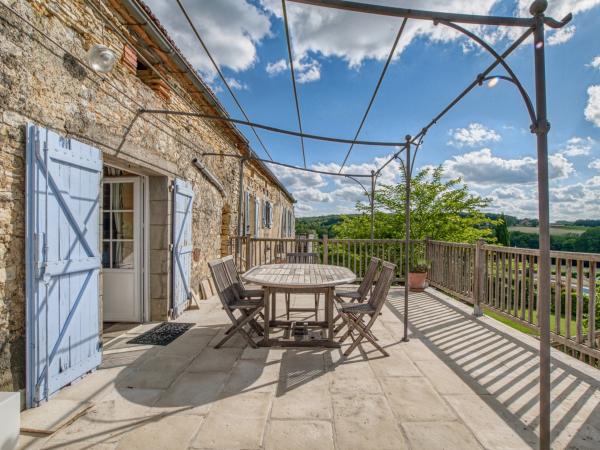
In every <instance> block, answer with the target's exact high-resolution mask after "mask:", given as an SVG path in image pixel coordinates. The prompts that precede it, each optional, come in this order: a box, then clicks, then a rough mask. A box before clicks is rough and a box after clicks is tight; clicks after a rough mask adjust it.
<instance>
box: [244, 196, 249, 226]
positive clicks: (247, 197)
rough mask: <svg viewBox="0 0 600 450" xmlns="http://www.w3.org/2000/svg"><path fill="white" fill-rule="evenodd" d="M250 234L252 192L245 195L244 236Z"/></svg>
mask: <svg viewBox="0 0 600 450" xmlns="http://www.w3.org/2000/svg"><path fill="white" fill-rule="evenodd" d="M249 234H250V192H246V193H245V194H244V235H245V236H247V235H249Z"/></svg>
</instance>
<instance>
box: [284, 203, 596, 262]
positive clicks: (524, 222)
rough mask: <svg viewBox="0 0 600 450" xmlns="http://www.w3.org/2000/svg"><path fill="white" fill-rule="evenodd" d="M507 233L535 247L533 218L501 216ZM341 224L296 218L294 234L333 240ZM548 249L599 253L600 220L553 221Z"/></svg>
mask: <svg viewBox="0 0 600 450" xmlns="http://www.w3.org/2000/svg"><path fill="white" fill-rule="evenodd" d="M486 215H487V216H488V217H489V218H490V219H498V218H499V217H500V216H501V215H500V214H494V213H488V214H486ZM504 218H505V220H506V225H507V226H508V229H509V233H510V245H511V246H513V247H522V248H538V246H539V231H538V225H539V222H538V220H537V219H528V218H525V219H519V218H517V217H514V216H504ZM341 221H342V216H341V215H339V214H330V215H327V216H316V217H297V218H296V234H297V235H308V234H316V235H317V236H318V237H323V234H327V235H328V236H329V237H335V232H334V231H333V226H334V225H336V224H338V223H340V222H341ZM550 234H551V247H552V249H553V250H563V251H577V252H588V253H598V252H600V240H599V239H600V220H595V219H579V220H575V221H565V220H562V221H557V222H556V223H554V224H552V226H551V228H550Z"/></svg>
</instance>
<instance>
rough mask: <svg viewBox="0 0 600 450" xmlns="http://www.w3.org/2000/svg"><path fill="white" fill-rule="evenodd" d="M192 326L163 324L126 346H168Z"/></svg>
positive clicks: (175, 323)
mask: <svg viewBox="0 0 600 450" xmlns="http://www.w3.org/2000/svg"><path fill="white" fill-rule="evenodd" d="M193 326H194V324H193V323H179V322H163V323H161V324H158V325H157V326H155V327H154V328H152V329H151V330H148V331H146V332H145V333H143V334H140V335H139V336H137V337H135V338H133V339H132V340H130V341H129V342H128V344H142V345H168V344H170V343H171V342H173V341H174V340H175V339H177V338H178V337H179V336H181V335H182V334H183V333H185V332H186V331H187V330H189V329H190V328H192V327H193Z"/></svg>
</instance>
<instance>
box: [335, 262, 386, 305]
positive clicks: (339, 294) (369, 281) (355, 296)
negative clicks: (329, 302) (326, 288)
mask: <svg viewBox="0 0 600 450" xmlns="http://www.w3.org/2000/svg"><path fill="white" fill-rule="evenodd" d="M380 263H381V259H379V258H375V257H374V256H373V257H372V258H371V261H370V262H369V266H368V267H367V271H366V272H365V276H364V278H363V279H362V281H361V283H360V285H359V286H358V289H356V290H355V291H338V290H336V291H335V295H334V298H335V299H336V300H337V301H338V302H343V301H344V299H346V298H347V299H349V300H350V302H351V303H354V302H358V303H363V302H364V301H365V300H366V299H367V296H368V295H369V290H370V289H371V288H372V287H373V280H375V275H376V274H377V269H378V268H379V264H380Z"/></svg>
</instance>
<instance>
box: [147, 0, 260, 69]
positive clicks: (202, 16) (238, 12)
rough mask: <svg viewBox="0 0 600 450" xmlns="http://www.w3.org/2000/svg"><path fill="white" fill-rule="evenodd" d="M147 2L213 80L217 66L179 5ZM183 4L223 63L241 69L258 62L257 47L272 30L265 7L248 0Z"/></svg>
mask: <svg viewBox="0 0 600 450" xmlns="http://www.w3.org/2000/svg"><path fill="white" fill-rule="evenodd" d="M146 3H147V4H148V6H149V7H150V9H151V10H152V12H153V13H154V14H155V15H156V17H157V18H158V19H159V20H160V22H161V23H162V24H163V26H164V27H165V28H166V29H167V31H168V33H169V35H170V36H171V37H172V38H173V40H174V41H175V43H176V44H177V46H178V47H179V48H180V49H181V51H182V52H183V54H184V55H185V56H186V58H187V59H188V60H189V61H190V63H191V64H192V65H193V66H194V67H195V68H196V69H198V70H200V72H201V73H202V74H203V75H204V76H205V77H206V78H207V79H208V80H209V81H211V80H212V79H213V78H214V76H215V71H214V68H213V66H212V64H211V62H210V61H209V59H208V57H207V56H206V54H205V53H204V51H203V50H202V48H201V46H200V43H199V42H198V40H197V39H196V36H195V35H194V34H193V31H192V29H191V27H190V26H189V24H188V23H187V21H186V19H185V17H184V16H183V14H182V13H181V11H180V10H179V8H178V7H177V6H176V5H174V2H166V1H164V0H146ZM183 5H184V7H185V8H186V11H187V13H188V14H189V16H190V17H191V19H192V22H193V23H194V25H195V26H196V28H197V29H198V32H199V33H200V36H202V39H203V40H204V42H205V43H206V45H207V47H208V48H209V50H210V51H211V53H212V54H213V56H214V58H215V60H216V61H217V63H218V64H219V65H220V66H222V67H223V66H224V67H228V68H229V69H231V70H233V71H235V72H239V71H243V70H246V69H249V68H250V67H252V66H253V65H254V64H255V63H256V61H257V59H258V58H257V50H256V47H257V45H258V44H259V43H260V42H261V41H262V40H263V39H264V38H265V37H267V36H269V35H270V33H271V22H270V20H269V16H268V15H267V14H266V13H265V12H264V11H262V10H261V9H260V8H258V7H257V6H254V5H253V4H251V3H250V2H249V1H247V0H219V1H207V2H196V1H189V0H188V1H184V2H183Z"/></svg>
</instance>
